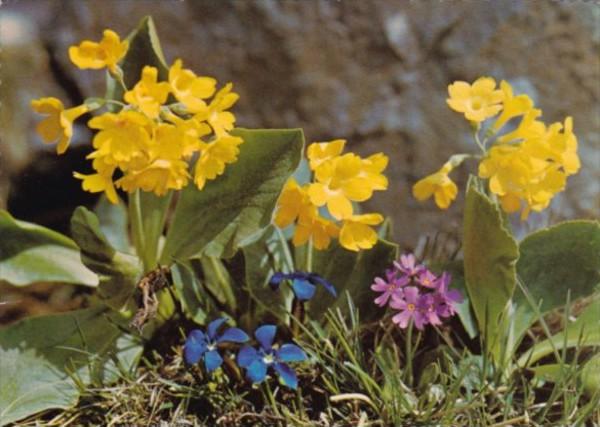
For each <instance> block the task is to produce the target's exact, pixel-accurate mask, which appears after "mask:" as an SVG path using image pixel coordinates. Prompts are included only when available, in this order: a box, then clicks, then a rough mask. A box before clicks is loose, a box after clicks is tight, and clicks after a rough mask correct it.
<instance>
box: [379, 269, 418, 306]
mask: <svg viewBox="0 0 600 427" xmlns="http://www.w3.org/2000/svg"><path fill="white" fill-rule="evenodd" d="M386 273H387V281H385V280H383V279H382V278H381V277H376V278H375V283H373V284H372V285H371V289H372V290H374V291H375V292H381V293H382V294H381V295H379V296H378V297H377V298H375V304H377V305H378V306H380V307H383V306H385V305H386V304H387V303H388V301H389V300H390V298H391V297H392V296H393V295H397V296H399V297H401V296H402V287H403V286H406V285H407V284H408V282H409V281H410V280H409V278H408V277H406V276H402V277H396V276H395V274H393V272H391V271H390V270H388V271H387V272H386Z"/></svg>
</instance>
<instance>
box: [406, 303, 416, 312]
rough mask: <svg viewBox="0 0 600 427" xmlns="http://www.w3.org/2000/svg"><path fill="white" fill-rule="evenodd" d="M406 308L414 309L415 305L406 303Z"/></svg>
mask: <svg viewBox="0 0 600 427" xmlns="http://www.w3.org/2000/svg"><path fill="white" fill-rule="evenodd" d="M406 309H407V310H408V311H415V305H414V304H408V305H407V306H406Z"/></svg>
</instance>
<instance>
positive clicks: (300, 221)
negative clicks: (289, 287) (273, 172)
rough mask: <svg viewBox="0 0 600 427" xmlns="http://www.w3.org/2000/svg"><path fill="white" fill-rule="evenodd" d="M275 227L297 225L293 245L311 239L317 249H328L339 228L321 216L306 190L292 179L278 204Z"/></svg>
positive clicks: (302, 243) (298, 244) (286, 185)
mask: <svg viewBox="0 0 600 427" xmlns="http://www.w3.org/2000/svg"><path fill="white" fill-rule="evenodd" d="M274 222H275V225H277V227H279V228H285V227H288V226H290V225H292V224H294V223H296V229H295V230H294V237H293V239H292V243H293V244H294V245H295V246H301V245H304V244H305V243H306V242H308V241H309V240H310V239H312V243H313V245H314V247H315V248H317V249H319V250H322V249H326V248H327V247H328V246H329V244H330V243H331V239H332V238H334V237H337V236H338V234H339V228H338V227H337V226H336V225H335V223H333V221H330V220H327V219H325V218H322V217H321V216H319V211H318V210H317V207H316V206H315V205H313V204H312V203H311V202H310V198H309V197H308V193H307V192H306V188H304V187H300V186H299V185H298V183H297V182H296V181H295V180H294V179H293V178H290V179H289V180H288V182H287V183H286V184H285V187H284V188H283V191H282V192H281V196H279V200H278V202H277V212H276V214H275V221H274Z"/></svg>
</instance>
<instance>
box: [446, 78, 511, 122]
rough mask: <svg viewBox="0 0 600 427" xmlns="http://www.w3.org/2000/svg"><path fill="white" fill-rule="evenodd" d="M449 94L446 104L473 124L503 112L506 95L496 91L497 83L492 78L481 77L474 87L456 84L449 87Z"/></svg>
mask: <svg viewBox="0 0 600 427" xmlns="http://www.w3.org/2000/svg"><path fill="white" fill-rule="evenodd" d="M448 93H449V94H450V98H448V99H447V100H446V102H447V103H448V105H449V106H450V108H452V109H453V110H454V111H457V112H459V113H463V114H464V115H465V117H466V118H467V120H470V121H473V122H477V123H480V122H482V121H484V120H485V119H487V118H489V117H493V116H495V115H496V114H498V113H499V112H500V110H502V104H501V102H502V100H503V98H504V94H503V92H502V91H501V90H497V89H496V81H495V80H494V79H492V78H490V77H480V78H478V79H477V80H476V81H475V82H474V83H473V84H472V85H470V84H469V83H467V82H462V81H457V82H454V83H453V84H451V85H450V86H448Z"/></svg>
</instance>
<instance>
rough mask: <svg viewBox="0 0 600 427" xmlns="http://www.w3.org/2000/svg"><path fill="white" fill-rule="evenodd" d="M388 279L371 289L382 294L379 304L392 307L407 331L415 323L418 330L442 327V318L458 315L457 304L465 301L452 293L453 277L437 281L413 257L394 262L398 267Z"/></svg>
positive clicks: (402, 326) (394, 318)
mask: <svg viewBox="0 0 600 427" xmlns="http://www.w3.org/2000/svg"><path fill="white" fill-rule="evenodd" d="M385 276H386V277H385V279H382V278H381V277H376V278H375V283H373V284H372V285H371V289H372V290H374V291H375V292H380V293H381V295H379V296H378V297H377V298H375V304H377V305H378V306H380V307H384V306H386V305H389V306H390V307H391V308H393V309H395V310H398V313H397V314H396V315H395V316H394V317H392V321H393V322H394V323H396V324H398V326H400V327H401V328H406V327H407V326H408V324H409V323H410V320H411V319H412V320H413V322H414V324H415V326H416V327H417V329H420V330H422V329H423V327H424V326H425V325H428V324H430V325H440V324H441V323H442V320H441V318H446V317H451V316H453V315H454V314H455V313H456V304H459V303H461V302H462V300H463V297H462V295H461V293H460V292H459V291H457V290H456V289H448V285H450V281H451V276H450V274H448V273H446V272H444V273H442V274H441V276H439V277H437V276H436V275H435V274H433V273H432V272H431V271H429V270H428V269H427V268H426V267H425V266H424V265H423V264H418V263H417V260H416V258H415V256H414V255H413V254H406V255H402V256H401V257H400V261H394V267H393V268H391V269H389V270H387V271H386V272H385Z"/></svg>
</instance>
